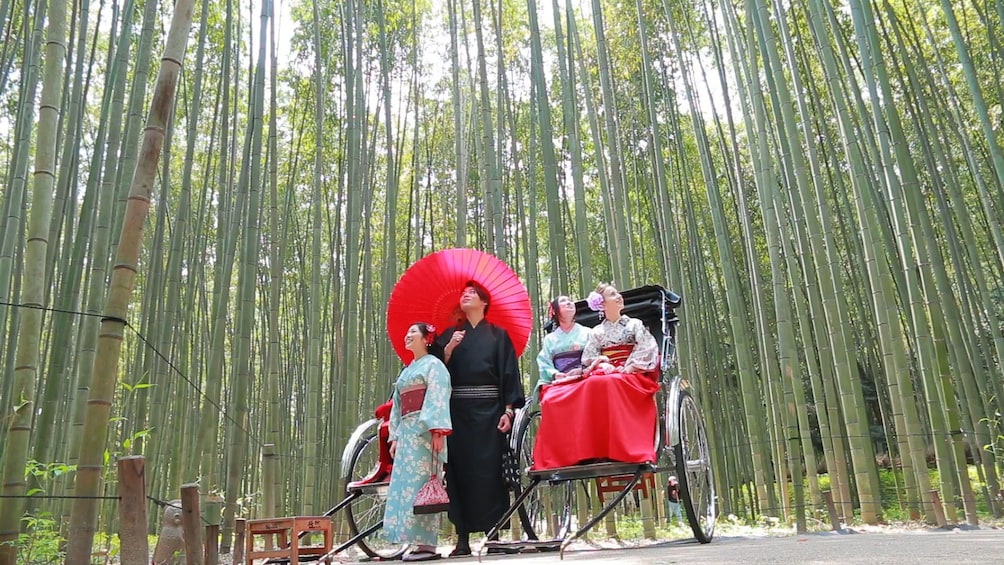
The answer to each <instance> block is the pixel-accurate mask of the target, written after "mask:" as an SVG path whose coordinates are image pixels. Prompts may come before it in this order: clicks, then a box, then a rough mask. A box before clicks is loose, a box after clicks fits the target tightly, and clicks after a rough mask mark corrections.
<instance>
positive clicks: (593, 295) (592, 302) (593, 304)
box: [586, 291, 603, 312]
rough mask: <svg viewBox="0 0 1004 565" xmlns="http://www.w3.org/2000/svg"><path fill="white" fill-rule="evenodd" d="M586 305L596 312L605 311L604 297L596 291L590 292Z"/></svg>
mask: <svg viewBox="0 0 1004 565" xmlns="http://www.w3.org/2000/svg"><path fill="white" fill-rule="evenodd" d="M586 305H587V306H589V309H590V310H592V311H594V312H599V311H600V310H602V309H603V295H602V294H599V293H598V292H596V291H593V292H590V293H589V296H587V297H586Z"/></svg>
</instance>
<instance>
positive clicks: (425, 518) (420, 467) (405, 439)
mask: <svg viewBox="0 0 1004 565" xmlns="http://www.w3.org/2000/svg"><path fill="white" fill-rule="evenodd" d="M435 331H436V330H435V328H434V327H433V326H432V325H430V324H426V323H422V322H419V323H416V324H414V325H412V326H411V327H409V328H408V333H407V334H405V337H404V342H405V346H406V347H407V348H408V350H409V351H411V352H412V353H414V354H415V360H414V361H412V362H411V363H410V364H409V365H408V366H407V367H405V368H404V369H403V370H402V371H401V375H400V376H399V377H398V378H397V382H396V383H395V384H394V397H393V408H392V409H391V413H390V451H391V455H392V456H393V457H394V469H393V471H392V472H391V476H390V487H389V491H388V493H387V508H386V510H385V512H384V518H383V529H384V533H383V535H384V537H386V539H387V540H388V541H390V542H393V543H402V544H404V543H407V544H413V545H414V546H415V547H414V548H413V549H412V551H410V552H409V553H407V554H406V555H405V556H404V560H405V561H429V560H432V559H439V558H440V557H441V555H440V554H439V553H436V544H437V542H438V540H439V514H421V515H416V514H415V513H414V512H413V507H414V502H415V496H416V495H417V494H418V491H419V489H420V488H422V485H423V484H425V482H426V481H428V480H429V477H430V476H432V475H433V474H434V473H435V474H438V473H439V471H440V469H441V468H442V467H441V466H442V464H443V463H444V462H445V461H446V455H447V454H446V441H445V438H446V436H448V435H450V433H451V432H452V429H453V426H452V423H451V421H450V393H451V389H450V373H449V371H447V370H446V365H444V364H443V362H442V361H441V360H440V359H439V357H437V356H436V355H435V354H433V355H430V354H429V353H430V349H438V346H436V345H435ZM433 461H435V465H436V467H435V468H433Z"/></svg>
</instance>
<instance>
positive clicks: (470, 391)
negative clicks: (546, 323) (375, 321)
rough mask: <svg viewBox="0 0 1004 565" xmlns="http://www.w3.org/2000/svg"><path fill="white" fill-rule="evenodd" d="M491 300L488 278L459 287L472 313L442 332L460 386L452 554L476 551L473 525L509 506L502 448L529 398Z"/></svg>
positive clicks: (452, 475)
mask: <svg viewBox="0 0 1004 565" xmlns="http://www.w3.org/2000/svg"><path fill="white" fill-rule="evenodd" d="M490 301H491V297H490V296H489V295H488V291H486V290H485V288H484V287H483V286H481V285H480V284H478V283H477V282H475V281H468V282H467V284H466V287H465V288H464V292H463V293H462V294H461V295H460V309H461V310H462V311H463V313H464V316H465V318H464V319H462V320H461V321H460V322H459V323H458V324H457V326H456V327H455V328H452V329H450V330H446V331H444V332H443V334H442V335H441V336H440V338H439V340H440V341H439V343H440V345H442V346H443V349H444V351H445V357H446V359H445V361H446V366H447V368H448V369H449V370H450V380H451V383H452V386H453V394H452V396H451V398H450V417H451V419H452V421H453V433H452V434H451V435H449V436H448V437H447V442H448V443H447V444H448V446H449V453H450V457H449V462H448V463H447V464H446V488H447V491H448V492H449V494H450V510H449V516H450V521H451V522H453V524H454V526H456V528H457V547H456V549H454V550H453V552H452V553H451V554H450V556H451V557H452V556H459V555H470V554H471V545H470V535H471V532H487V531H488V530H490V529H491V528H492V526H494V525H495V523H496V522H498V520H499V518H501V517H502V515H503V514H504V513H505V511H506V510H507V509H508V508H509V491H508V490H507V488H506V485H505V481H504V479H503V477H502V448H503V445H504V442H505V441H506V435H505V434H506V433H508V432H509V430H511V429H512V423H513V417H514V410H515V409H517V408H520V407H522V406H523V403H524V402H525V398H524V396H523V383H522V382H521V380H520V376H519V367H518V365H517V363H516V350H515V348H514V347H513V345H512V340H510V339H509V334H507V333H506V332H505V330H503V329H502V328H500V327H498V326H496V325H494V324H491V323H490V322H488V321H487V320H485V315H486V314H487V313H488V307H489V303H490Z"/></svg>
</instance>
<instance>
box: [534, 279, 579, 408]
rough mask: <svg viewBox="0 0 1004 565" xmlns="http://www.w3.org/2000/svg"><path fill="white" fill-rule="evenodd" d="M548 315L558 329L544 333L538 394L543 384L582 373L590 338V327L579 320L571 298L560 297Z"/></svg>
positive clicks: (538, 363)
mask: <svg viewBox="0 0 1004 565" xmlns="http://www.w3.org/2000/svg"><path fill="white" fill-rule="evenodd" d="M548 315H549V316H550V318H551V321H552V323H553V325H554V326H555V328H554V331H552V332H551V333H549V334H547V335H546V336H544V344H543V346H542V347H541V348H540V353H539V354H538V355H537V368H538V369H539V370H540V377H539V378H538V380H537V387H536V390H535V393H539V392H540V387H541V386H543V385H546V384H551V383H553V382H555V381H557V382H562V381H564V380H567V379H572V378H575V377H577V376H578V375H581V374H582V364H581V357H582V350H583V348H584V347H585V345H586V340H587V339H588V337H589V329H588V328H586V327H585V326H583V325H581V324H578V323H576V322H575V302H574V301H572V299H571V298H569V297H567V296H559V297H557V298H555V299H554V300H552V301H551V302H550V303H549V304H548ZM535 395H536V394H535Z"/></svg>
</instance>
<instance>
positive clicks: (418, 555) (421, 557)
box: [401, 551, 443, 561]
mask: <svg viewBox="0 0 1004 565" xmlns="http://www.w3.org/2000/svg"><path fill="white" fill-rule="evenodd" d="M442 558H443V556H442V555H440V554H438V553H436V552H435V551H413V552H411V553H409V554H408V555H405V556H404V557H402V558H401V561H435V560H436V559H442Z"/></svg>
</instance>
